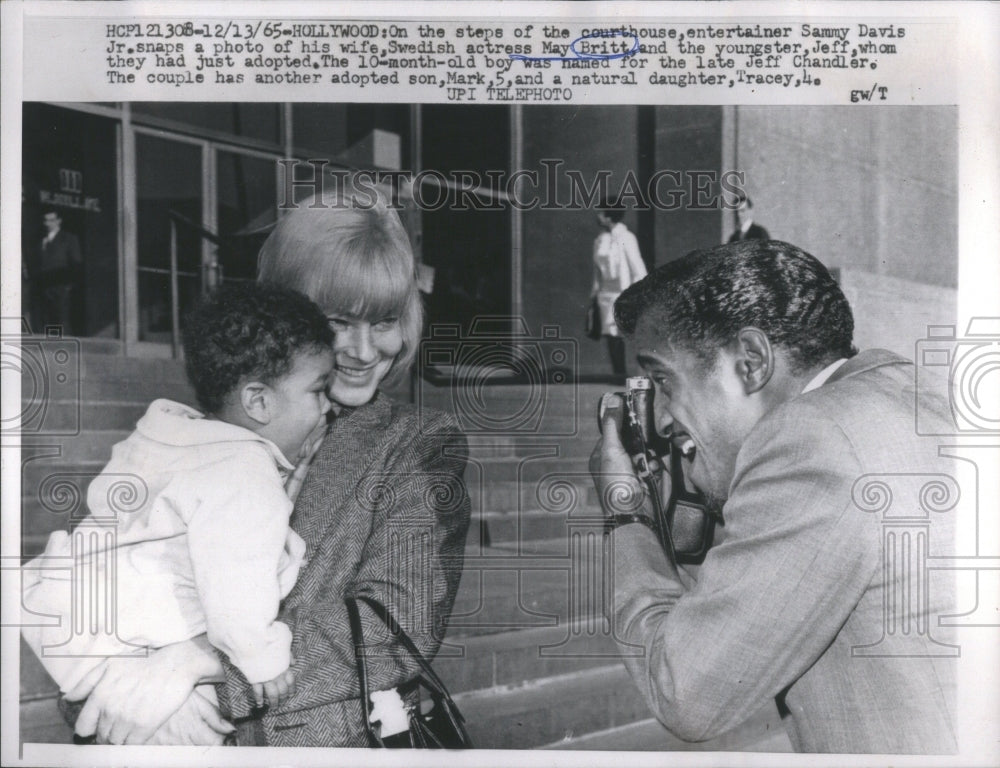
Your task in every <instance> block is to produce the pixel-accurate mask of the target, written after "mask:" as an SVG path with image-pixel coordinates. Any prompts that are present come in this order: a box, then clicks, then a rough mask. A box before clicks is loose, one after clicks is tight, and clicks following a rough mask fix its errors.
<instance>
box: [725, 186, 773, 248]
mask: <svg viewBox="0 0 1000 768" xmlns="http://www.w3.org/2000/svg"><path fill="white" fill-rule="evenodd" d="M736 223H737V225H738V226H737V227H736V231H735V232H733V234H732V235H730V237H729V242H731V243H737V242H739V241H740V240H770V239H771V235H770V234H768V231H767V230H766V229H764V228H763V227H762V226H761V225H760V224H754V222H753V200H751V199H750V198H749V197H745V196H744V197H741V198H740V201H739V206H738V207H737V208H736Z"/></svg>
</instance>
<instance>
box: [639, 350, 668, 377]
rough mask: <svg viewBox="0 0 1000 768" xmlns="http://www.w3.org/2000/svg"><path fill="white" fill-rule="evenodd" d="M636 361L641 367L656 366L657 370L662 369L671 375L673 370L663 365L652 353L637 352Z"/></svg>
mask: <svg viewBox="0 0 1000 768" xmlns="http://www.w3.org/2000/svg"><path fill="white" fill-rule="evenodd" d="M635 360H636V362H637V363H639V365H641V366H642V367H643V368H656V369H657V370H659V371H663V372H665V373H666V374H668V375H671V376H672V375H673V371H671V370H670V369H669V368H667V367H665V366H664V365H663V362H662V361H661V360H660V359H659V358H656V357H653V356H652V355H645V354H641V353H640V354H639V355H637V356H636V358H635Z"/></svg>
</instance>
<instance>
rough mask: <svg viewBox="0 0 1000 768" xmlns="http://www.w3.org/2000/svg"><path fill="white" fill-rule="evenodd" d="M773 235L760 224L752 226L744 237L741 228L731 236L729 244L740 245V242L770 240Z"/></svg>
mask: <svg viewBox="0 0 1000 768" xmlns="http://www.w3.org/2000/svg"><path fill="white" fill-rule="evenodd" d="M770 239H771V235H770V234H769V233H768V231H767V230H766V229H764V228H763V227H762V226H761V225H760V224H750V226H749V227H747V232H746V234H745V235H744V234H743V232H742V230H740V229H739V227H737V228H736V231H735V232H733V234H731V235H730V236H729V242H731V243H738V242H739V241H740V240H770Z"/></svg>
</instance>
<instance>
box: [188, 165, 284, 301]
mask: <svg viewBox="0 0 1000 768" xmlns="http://www.w3.org/2000/svg"><path fill="white" fill-rule="evenodd" d="M214 152H215V185H214V187H215V210H214V215H215V221H214V225H215V226H214V229H215V231H216V232H217V233H218V235H219V242H218V244H217V245H214V246H213V248H212V250H213V256H212V257H211V261H210V263H209V265H208V266H209V269H208V270H207V271H206V277H207V279H208V281H209V284H210V285H215V284H217V283H219V282H222V281H225V282H229V281H233V280H254V279H256V277H257V254H258V253H259V252H260V247H261V245H263V243H264V240H265V239H266V238H267V235H268V233H269V232H270V231H271V228H272V227H273V226H274V223H275V221H277V212H278V208H277V201H278V177H277V164H276V162H275V161H276V158H275V157H271V156H268V155H262V154H255V153H253V154H252V153H249V152H245V151H237V150H231V149H223V148H220V147H216V148H214Z"/></svg>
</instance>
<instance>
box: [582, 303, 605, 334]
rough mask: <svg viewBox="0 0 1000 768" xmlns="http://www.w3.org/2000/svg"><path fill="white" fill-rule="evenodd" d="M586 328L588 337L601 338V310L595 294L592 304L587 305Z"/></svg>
mask: <svg viewBox="0 0 1000 768" xmlns="http://www.w3.org/2000/svg"><path fill="white" fill-rule="evenodd" d="M584 330H585V331H586V333H587V338H588V339H594V340H595V341H596V340H597V339H600V338H601V311H600V309H598V307H597V297H596V296H594V297H593V298H592V299H591V300H590V306H589V307H587V317H586V320H585V321H584Z"/></svg>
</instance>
